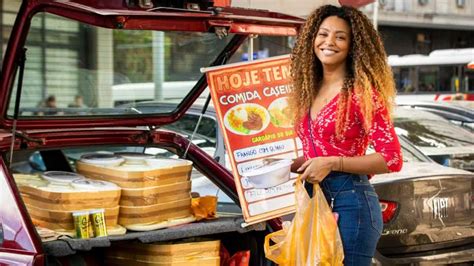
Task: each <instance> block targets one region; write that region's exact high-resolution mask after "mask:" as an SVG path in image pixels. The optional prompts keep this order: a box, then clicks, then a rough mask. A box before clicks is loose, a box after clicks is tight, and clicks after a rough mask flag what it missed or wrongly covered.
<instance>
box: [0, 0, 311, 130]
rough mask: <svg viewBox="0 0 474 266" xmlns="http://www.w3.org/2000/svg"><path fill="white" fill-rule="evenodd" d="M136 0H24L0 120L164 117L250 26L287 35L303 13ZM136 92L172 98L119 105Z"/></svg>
mask: <svg viewBox="0 0 474 266" xmlns="http://www.w3.org/2000/svg"><path fill="white" fill-rule="evenodd" d="M142 2H143V1H123V0H109V1H90V0H71V1H52V0H36V1H33V0H31V1H23V3H22V6H21V8H20V10H19V13H18V16H17V19H16V21H15V24H14V26H13V29H12V32H15V34H13V35H12V36H11V38H10V39H9V43H8V48H7V51H6V53H5V57H4V62H3V68H2V73H1V75H2V78H1V81H0V101H1V103H0V120H1V121H0V125H1V127H3V128H5V129H11V128H12V127H13V126H14V124H15V123H14V122H13V121H14V120H17V121H16V128H17V129H18V130H23V129H40V128H41V129H44V128H50V129H55V128H73V127H74V128H78V127H85V128H90V127H116V126H160V125H164V124H169V123H172V122H174V121H176V120H177V119H179V118H180V117H181V116H182V115H183V114H184V113H185V111H186V110H187V108H189V107H190V106H191V105H192V103H193V102H194V101H195V100H196V99H197V98H198V97H199V96H200V94H201V93H202V92H203V91H204V90H205V89H206V87H207V84H206V79H205V78H204V77H203V76H202V74H201V73H200V68H201V67H208V66H212V65H220V64H225V63H226V62H228V60H229V59H230V58H231V56H232V55H233V54H234V53H235V52H236V51H237V49H238V48H239V46H240V45H241V44H242V43H243V41H244V40H245V39H246V38H247V37H248V36H249V35H252V36H254V37H255V36H257V35H261V36H294V35H296V33H297V30H298V28H299V27H300V25H302V23H303V19H301V18H298V17H292V16H288V15H284V14H279V13H274V12H269V11H262V10H254V9H243V8H232V7H214V6H212V3H213V1H199V0H196V1H184V2H183V3H184V4H183V6H177V4H176V3H178V2H181V1H176V2H175V1H168V2H170V3H171V4H169V5H168V6H155V5H154V4H153V3H156V2H155V1H149V3H150V4H148V6H140V5H141V4H140V3H142ZM221 2H222V1H221ZM193 3H194V4H193ZM124 40H125V41H124ZM142 40H143V42H141V41H142ZM24 48H27V50H26V55H25V54H24V50H23V49H24ZM186 53H187V54H186ZM146 55H148V56H146ZM266 56H271V54H268V51H267V55H266ZM25 57H26V62H25V66H24V73H21V72H23V71H22V70H21V67H19V66H21V64H22V62H24V60H22V58H25ZM126 67H128V68H129V69H130V68H133V69H134V72H133V73H124V69H125V68H126ZM150 69H151V70H150ZM22 74H24V76H23V78H21V81H20V76H21V75H22ZM18 89H21V93H19V95H20V97H17V90H18ZM166 93H168V94H169V95H168V94H166ZM118 94H120V95H118ZM75 96H78V97H82V100H81V101H82V102H80V103H77V102H75V101H76V99H75ZM51 99H52V100H51ZM50 100H51V101H53V102H54V103H51V101H50ZM142 100H163V101H166V102H168V103H169V102H173V103H175V107H174V108H171V109H169V110H166V111H163V112H161V111H160V112H156V113H153V114H146V115H145V114H141V113H140V112H137V110H134V109H133V108H120V105H121V104H123V103H129V102H137V101H142ZM17 102H18V106H17V104H16V103H17ZM84 104H85V105H84ZM53 105H54V107H52V106H53ZM16 107H17V108H16Z"/></svg>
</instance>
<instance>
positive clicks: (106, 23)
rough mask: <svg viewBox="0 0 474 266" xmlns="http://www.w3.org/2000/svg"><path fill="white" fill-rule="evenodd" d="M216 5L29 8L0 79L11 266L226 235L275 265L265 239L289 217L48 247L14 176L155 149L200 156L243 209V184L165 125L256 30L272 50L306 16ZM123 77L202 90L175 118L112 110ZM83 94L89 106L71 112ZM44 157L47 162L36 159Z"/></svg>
mask: <svg viewBox="0 0 474 266" xmlns="http://www.w3.org/2000/svg"><path fill="white" fill-rule="evenodd" d="M221 2H222V1H221ZM157 3H162V4H161V6H157ZM166 3H168V5H166ZM212 3H213V1H199V0H196V1H135V0H130V1H123V0H107V1H89V0H74V1H56V0H40V1H22V5H21V7H20V10H19V12H18V15H17V19H16V22H15V24H14V26H13V30H12V33H13V34H12V35H11V36H10V38H9V43H8V47H7V52H6V53H5V55H4V60H3V67H2V72H1V80H0V84H1V85H0V101H1V104H0V111H1V115H0V125H1V127H2V129H1V131H0V153H1V156H0V165H1V170H0V202H1V203H2V207H1V208H0V264H1V265H5V264H6V265H44V264H50V263H51V264H53V265H54V262H55V261H56V260H59V259H60V260H64V259H67V258H71V257H72V256H73V255H75V256H88V258H90V259H92V260H93V261H94V262H95V264H96V265H103V264H104V253H106V252H107V251H108V250H109V249H110V246H111V245H114V244H115V243H129V244H130V243H131V245H133V243H134V242H127V241H135V242H142V243H155V242H164V241H171V240H181V239H185V238H186V239H187V238H211V239H219V240H221V241H222V243H223V244H224V246H225V247H226V248H227V249H228V251H229V252H230V253H231V254H233V253H234V252H235V251H239V250H251V257H250V264H251V265H266V264H268V263H269V261H267V260H266V259H265V258H264V255H263V239H264V237H265V235H266V234H267V233H269V232H271V231H273V230H276V229H279V228H280V220H279V219H273V220H270V221H267V222H262V223H258V224H254V225H250V226H247V227H242V223H243V222H244V221H243V218H242V215H239V214H237V216H235V215H234V216H232V217H224V216H223V217H220V218H218V219H215V220H211V221H208V222H198V223H190V224H185V225H182V226H180V227H170V228H165V229H161V230H152V231H147V232H128V233H126V234H124V235H115V236H108V237H101V238H92V239H76V238H67V237H61V239H59V240H54V241H49V242H44V241H42V239H41V238H40V236H39V234H38V233H37V231H36V228H35V224H33V222H32V219H31V217H30V216H31V212H28V210H27V208H26V205H25V198H22V197H21V193H20V191H19V186H18V185H17V183H16V182H15V179H14V176H15V175H16V176H18V174H21V173H28V172H29V171H30V172H33V171H38V169H41V167H44V170H48V171H51V170H60V171H68V172H71V171H74V169H75V168H74V167H75V165H74V164H72V165H71V159H74V158H75V157H76V158H77V155H79V154H84V153H85V152H89V151H100V150H110V149H115V150H118V151H123V150H127V151H130V150H133V149H142V150H144V149H146V150H147V151H153V149H155V151H156V152H158V153H162V155H163V156H177V157H179V158H183V159H187V160H190V161H192V163H193V167H194V168H195V169H196V170H198V171H199V172H200V173H201V175H202V176H204V177H205V178H208V179H210V180H211V181H212V182H213V183H214V184H216V185H217V186H218V187H219V189H220V190H221V193H223V194H226V195H227V197H228V198H229V199H230V200H232V201H233V202H234V203H235V204H238V198H237V195H236V189H235V184H234V181H233V177H232V175H231V173H230V172H229V171H228V170H227V169H226V168H225V167H223V166H222V165H220V164H219V163H218V162H217V161H216V160H215V159H214V158H213V157H211V156H209V155H208V154H207V153H206V151H205V149H203V148H200V147H199V145H190V146H188V144H189V143H190V141H189V140H188V139H187V136H183V135H182V134H181V133H177V132H175V131H172V130H169V129H168V130H165V129H159V128H160V127H163V126H166V125H169V124H171V123H173V122H176V121H179V120H180V119H182V118H183V115H184V114H185V113H186V111H187V109H188V108H189V107H190V106H191V105H192V103H193V102H194V101H195V100H196V99H197V98H198V97H199V96H200V94H201V93H202V92H203V91H204V90H205V88H206V79H205V77H204V76H203V75H202V73H201V72H200V69H201V67H208V66H216V65H221V64H225V63H228V62H232V60H234V61H235V60H238V61H239V60H240V58H241V57H242V56H241V53H242V52H243V51H242V50H239V47H240V46H241V45H242V44H243V43H244V42H245V40H246V38H247V37H248V36H249V35H252V36H257V35H258V36H259V37H258V38H259V39H258V40H261V41H262V43H263V44H264V43H265V42H269V43H270V44H272V43H273V44H275V43H284V44H287V45H288V42H286V41H285V39H284V38H283V37H287V36H294V35H296V32H297V31H298V29H299V27H300V26H301V25H302V23H303V19H301V18H298V17H292V16H287V15H284V14H279V13H273V12H269V11H260V10H254V9H252V10H247V9H244V8H230V7H213V6H212ZM180 4H181V5H180ZM265 40H266V41H265ZM275 40H278V41H275ZM267 47H270V48H271V46H267ZM24 48H26V49H24ZM289 51H290V47H286V46H284V45H283V46H280V47H278V49H273V50H270V51H269V55H270V56H272V55H276V54H279V53H288V52H289ZM234 54H235V56H234V57H233V55H234ZM235 58H237V59H235ZM25 59H26V61H25ZM116 74H123V75H124V76H126V77H127V78H129V79H130V81H131V82H141V81H145V82H150V81H151V82H154V83H155V84H162V81H163V79H165V81H174V80H180V79H182V80H185V81H192V80H197V83H196V84H195V85H194V86H193V87H192V88H189V89H188V90H187V91H183V92H182V93H183V94H182V98H181V99H180V100H179V101H177V102H176V104H174V105H173V106H172V107H171V108H170V109H168V110H166V111H163V112H156V113H153V114H141V113H139V112H135V111H133V110H131V111H130V112H128V113H124V112H123V110H120V109H117V108H114V107H113V104H114V103H113V97H112V96H111V93H112V92H111V88H112V85H113V83H114V77H116V76H117V75H116ZM162 92H163V91H160V88H159V86H158V85H157V86H156V87H155V93H156V94H155V97H156V98H160V97H161V96H162V95H166V94H162V95H161V96H160V93H162ZM123 93H129V94H134V93H135V92H134V91H132V90H126V91H125V92H123ZM78 94H79V95H81V96H83V98H84V103H85V105H86V106H87V107H66V106H68V103H69V102H72V101H73V99H74V97H75V95H78ZM48 95H54V96H55V97H54V98H55V99H56V103H55V104H54V105H50V106H45V105H43V103H44V99H45V98H47V96H48ZM137 96H139V95H137ZM48 98H49V97H48ZM132 98H134V99H141V98H139V97H132ZM161 98H163V97H161ZM165 100H166V99H165ZM188 147H189V149H188ZM185 151H187V153H186V154H185ZM36 152H37V153H36ZM38 156H40V159H39V158H36V159H35V158H34V157H38ZM39 161H42V164H41V163H38V162H39ZM45 204H49V205H51V204H52V203H51V202H45ZM69 218H70V217H69ZM137 263H138V262H137ZM131 264H132V265H133V264H135V263H131Z"/></svg>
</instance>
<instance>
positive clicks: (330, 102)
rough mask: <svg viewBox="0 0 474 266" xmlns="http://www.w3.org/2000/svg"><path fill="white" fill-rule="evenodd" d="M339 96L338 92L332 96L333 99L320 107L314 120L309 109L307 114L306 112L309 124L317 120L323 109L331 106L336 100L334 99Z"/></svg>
mask: <svg viewBox="0 0 474 266" xmlns="http://www.w3.org/2000/svg"><path fill="white" fill-rule="evenodd" d="M339 94H340V92H338V93H337V94H336V95H334V97H332V98H331V100H329V101H327V102H326V103H325V104H324V105H323V106H322V107H321V109H319V111H318V112H317V113H316V114H315V116H314V118H313V116H312V115H311V107H312V106H310V108H309V112H308V119H310V120H311V122H315V121H316V120H318V118H319V116H320V115H321V113H322V112H323V110H324V109H326V108H327V107H328V106H329V105H331V104H332V102H334V100H336V98H339Z"/></svg>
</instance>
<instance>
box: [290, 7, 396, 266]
mask: <svg viewBox="0 0 474 266" xmlns="http://www.w3.org/2000/svg"><path fill="white" fill-rule="evenodd" d="M292 78H293V82H294V85H295V90H294V93H293V95H292V98H291V100H290V104H291V105H292V108H293V110H295V116H296V121H297V123H296V130H297V133H298V136H299V137H300V139H301V141H302V143H303V153H304V156H303V157H300V158H297V159H296V160H295V161H294V163H293V165H292V171H294V172H298V173H301V178H302V179H303V180H305V181H306V183H305V187H306V189H307V190H308V193H310V195H311V194H312V186H313V183H319V184H320V185H321V188H322V189H323V192H324V194H325V196H326V199H327V200H328V202H329V203H330V206H331V207H332V208H333V211H334V212H336V213H338V217H339V219H338V226H339V231H340V234H341V238H342V242H343V246H344V256H345V258H344V264H345V265H370V263H371V258H372V257H373V255H374V252H375V248H376V245H377V241H378V239H379V237H380V234H381V232H382V227H383V224H382V213H381V210H380V205H379V202H378V197H377V194H376V193H375V191H374V188H373V187H372V186H371V184H370V183H369V181H368V178H370V175H373V174H380V173H387V172H393V171H399V170H400V168H401V166H402V155H401V151H400V144H399V142H398V139H397V136H396V134H395V131H394V128H393V124H392V121H391V118H390V112H391V106H392V102H393V100H394V97H395V86H394V82H393V76H392V72H391V70H390V67H389V65H388V63H387V58H386V54H385V51H384V48H383V45H382V42H381V40H380V37H379V36H378V34H377V32H376V31H375V30H374V28H373V26H372V24H371V23H370V21H369V20H368V18H367V17H366V16H365V15H364V14H363V13H362V12H360V11H358V10H356V9H354V8H351V7H345V6H343V7H335V6H330V5H327V6H323V7H320V8H318V9H316V10H315V11H314V12H313V13H312V14H311V15H310V16H309V17H308V19H307V21H306V24H305V25H304V27H303V29H302V31H301V33H300V36H299V38H298V40H297V43H296V46H295V48H294V50H293V54H292ZM369 144H371V145H372V146H373V148H374V149H375V153H372V154H369V155H365V151H366V149H367V147H368V145H369Z"/></svg>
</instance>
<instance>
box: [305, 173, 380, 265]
mask: <svg viewBox="0 0 474 266" xmlns="http://www.w3.org/2000/svg"><path fill="white" fill-rule="evenodd" d="M320 185H321V189H322V190H323V192H324V196H325V197H326V200H327V201H328V203H329V204H330V202H331V198H334V208H333V212H337V213H338V214H339V220H338V227H339V232H340V234H341V239H342V244H343V247H344V265H357V266H363V265H370V264H371V260H372V257H373V256H374V253H375V248H376V247H377V242H378V240H379V238H380V235H381V233H382V229H383V221H382V212H381V209H380V204H379V199H378V196H377V194H376V193H375V190H374V188H373V187H372V185H371V184H370V183H369V180H368V179H367V176H366V175H356V174H349V173H343V172H331V173H330V174H329V175H328V176H327V177H326V178H325V179H324V180H323V181H322V182H321V183H320ZM305 188H306V190H307V191H308V194H309V195H310V196H312V195H313V184H310V183H308V182H306V183H305Z"/></svg>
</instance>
